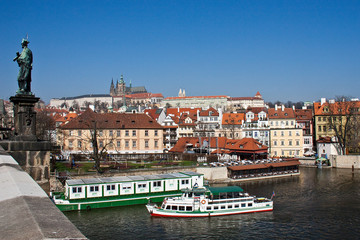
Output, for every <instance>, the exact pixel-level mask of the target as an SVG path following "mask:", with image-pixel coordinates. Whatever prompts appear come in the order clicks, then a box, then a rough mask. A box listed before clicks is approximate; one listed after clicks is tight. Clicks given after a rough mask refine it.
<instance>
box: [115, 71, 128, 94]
mask: <svg viewBox="0 0 360 240" xmlns="http://www.w3.org/2000/svg"><path fill="white" fill-rule="evenodd" d="M116 85H117V86H116V90H117V94H116V95H117V96H124V95H125V94H126V86H125V81H124V77H123V75H121V77H120V82H118V83H117V84H116Z"/></svg>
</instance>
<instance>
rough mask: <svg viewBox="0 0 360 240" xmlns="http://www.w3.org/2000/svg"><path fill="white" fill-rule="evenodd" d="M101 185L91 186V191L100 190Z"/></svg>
mask: <svg viewBox="0 0 360 240" xmlns="http://www.w3.org/2000/svg"><path fill="white" fill-rule="evenodd" d="M98 191H99V186H90V192H98Z"/></svg>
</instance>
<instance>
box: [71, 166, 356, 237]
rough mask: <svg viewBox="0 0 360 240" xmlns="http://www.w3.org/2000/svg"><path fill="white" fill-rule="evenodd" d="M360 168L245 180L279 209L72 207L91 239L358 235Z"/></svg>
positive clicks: (245, 186)
mask: <svg viewBox="0 0 360 240" xmlns="http://www.w3.org/2000/svg"><path fill="white" fill-rule="evenodd" d="M359 176H360V172H359V171H355V172H354V174H352V172H351V169H350V170H348V169H316V168H301V175H300V176H296V177H291V178H277V179H269V180H262V181H255V182H242V183H241V182H240V183H236V185H239V186H241V187H242V188H243V189H244V190H246V191H247V192H249V193H251V194H254V195H257V196H264V197H270V196H271V194H272V192H273V191H275V193H276V197H275V202H274V211H273V212H264V213H253V214H241V215H232V216H223V217H211V218H154V217H150V216H149V214H148V213H147V211H146V209H145V207H144V206H143V205H138V206H128V207H118V208H109V209H94V210H91V211H89V212H87V211H83V212H69V213H66V215H67V216H68V217H69V219H70V220H71V221H72V222H73V223H74V224H75V225H76V226H77V227H78V228H79V229H80V230H81V231H82V232H83V233H84V234H85V235H86V236H87V237H89V238H90V239H245V238H246V239H279V238H280V239H284V238H292V239H334V238H339V239H352V238H357V236H359V234H360V227H359V226H360V225H359V223H360V215H359V214H358V213H359V210H360V198H359V195H360V190H359V183H360V177H359Z"/></svg>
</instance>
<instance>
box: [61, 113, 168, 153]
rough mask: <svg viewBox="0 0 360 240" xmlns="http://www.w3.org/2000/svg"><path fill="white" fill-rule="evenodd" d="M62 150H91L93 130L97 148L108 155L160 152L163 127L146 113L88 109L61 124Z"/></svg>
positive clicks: (72, 151) (82, 151) (76, 151)
mask: <svg viewBox="0 0 360 240" xmlns="http://www.w3.org/2000/svg"><path fill="white" fill-rule="evenodd" d="M60 129H61V134H60V136H59V140H60V145H61V146H62V150H63V152H64V153H67V154H75V153H84V154H86V153H91V152H92V151H93V148H92V141H93V140H94V132H95V133H96V137H97V143H98V147H99V151H101V150H104V151H106V152H107V153H110V154H125V153H128V154H130V153H162V152H163V147H164V146H163V127H162V126H161V125H160V124H158V123H157V122H156V121H155V120H153V119H152V118H151V117H149V116H148V115H147V114H136V113H95V112H93V111H91V110H90V109H88V110H87V111H86V112H84V113H83V114H81V115H80V116H79V117H77V118H75V119H73V120H71V121H70V122H68V123H67V124H65V125H63V126H61V127H60Z"/></svg>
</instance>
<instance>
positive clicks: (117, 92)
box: [110, 75, 147, 97]
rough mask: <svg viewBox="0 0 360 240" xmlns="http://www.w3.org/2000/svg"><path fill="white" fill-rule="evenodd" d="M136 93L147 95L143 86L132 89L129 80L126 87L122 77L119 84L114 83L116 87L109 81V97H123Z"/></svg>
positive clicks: (117, 82)
mask: <svg viewBox="0 0 360 240" xmlns="http://www.w3.org/2000/svg"><path fill="white" fill-rule="evenodd" d="M136 93H147V91H146V89H145V87H144V86H142V87H132V86H131V80H130V85H129V87H127V86H126V84H125V81H124V78H123V75H121V78H120V82H119V81H116V86H115V85H114V80H112V81H111V85H110V96H112V97H123V96H125V95H131V94H136Z"/></svg>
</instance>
